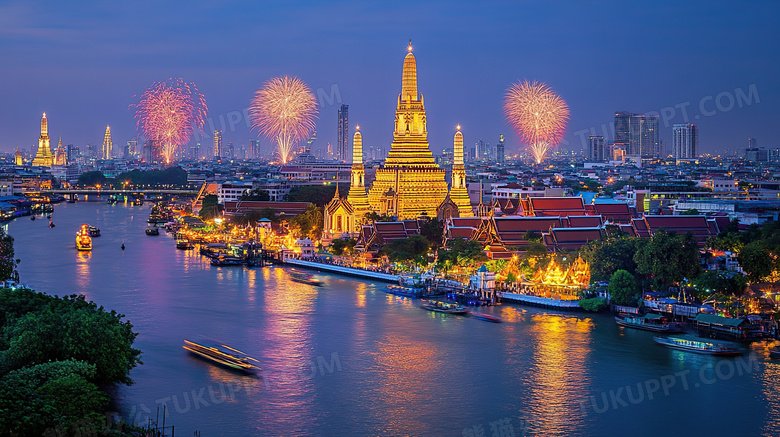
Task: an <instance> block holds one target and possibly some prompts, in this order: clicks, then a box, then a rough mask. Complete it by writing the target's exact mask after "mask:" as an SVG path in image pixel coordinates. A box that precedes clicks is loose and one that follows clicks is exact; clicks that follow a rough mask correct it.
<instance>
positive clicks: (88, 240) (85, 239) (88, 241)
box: [76, 225, 92, 250]
mask: <svg viewBox="0 0 780 437" xmlns="http://www.w3.org/2000/svg"><path fill="white" fill-rule="evenodd" d="M76 249H78V250H92V237H90V236H89V225H81V228H79V231H78V232H76Z"/></svg>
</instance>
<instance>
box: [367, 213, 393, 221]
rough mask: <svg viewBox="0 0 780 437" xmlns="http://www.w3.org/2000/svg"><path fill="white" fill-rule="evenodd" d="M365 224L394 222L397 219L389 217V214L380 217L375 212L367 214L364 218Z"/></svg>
mask: <svg viewBox="0 0 780 437" xmlns="http://www.w3.org/2000/svg"><path fill="white" fill-rule="evenodd" d="M363 221H364V223H375V222H394V221H395V217H392V216H389V215H387V214H382V215H379V214H377V213H376V212H375V211H371V212H367V213H365V215H364V216H363Z"/></svg>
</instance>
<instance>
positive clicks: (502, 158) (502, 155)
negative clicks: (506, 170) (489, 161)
mask: <svg viewBox="0 0 780 437" xmlns="http://www.w3.org/2000/svg"><path fill="white" fill-rule="evenodd" d="M496 164H498V165H504V164H506V152H504V134H501V137H499V139H498V144H496Z"/></svg>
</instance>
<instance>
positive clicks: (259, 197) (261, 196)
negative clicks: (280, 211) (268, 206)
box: [238, 188, 271, 202]
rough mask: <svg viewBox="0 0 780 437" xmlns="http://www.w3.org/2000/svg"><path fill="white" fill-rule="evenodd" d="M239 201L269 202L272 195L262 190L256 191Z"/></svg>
mask: <svg viewBox="0 0 780 437" xmlns="http://www.w3.org/2000/svg"><path fill="white" fill-rule="evenodd" d="M238 200H255V201H261V202H267V201H269V200H271V195H270V194H269V193H268V191H267V190H261V189H259V188H258V189H256V190H253V191H251V192H249V193H244V194H242V195H241V196H240V197H239V198H238Z"/></svg>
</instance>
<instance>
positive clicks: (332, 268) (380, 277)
mask: <svg viewBox="0 0 780 437" xmlns="http://www.w3.org/2000/svg"><path fill="white" fill-rule="evenodd" d="M284 264H290V265H294V266H297V267H302V268H307V269H314V270H321V271H324V272H328V273H338V274H340V275H348V276H354V277H358V278H365V279H374V280H377V281H384V282H392V283H398V280H399V279H400V276H398V275H391V274H389V273H382V272H375V271H371V270H365V269H356V268H353V267H344V266H339V265H336V264H327V263H321V262H315V261H304V260H300V259H294V258H291V259H288V260H287V261H285V262H284Z"/></svg>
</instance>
